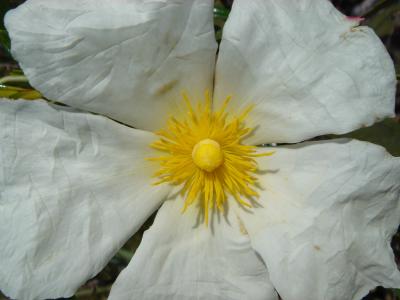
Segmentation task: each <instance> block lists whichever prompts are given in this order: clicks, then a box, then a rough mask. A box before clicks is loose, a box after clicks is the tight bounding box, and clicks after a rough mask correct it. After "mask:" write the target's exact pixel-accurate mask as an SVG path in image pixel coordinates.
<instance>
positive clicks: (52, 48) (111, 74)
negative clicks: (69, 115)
mask: <svg viewBox="0 0 400 300" xmlns="http://www.w3.org/2000/svg"><path fill="white" fill-rule="evenodd" d="M212 4H213V1H212V0H161V1H153V0H141V1H137V0H112V1H110V0H86V1H81V0H68V1H66V0H52V1H48V0H28V1H26V2H25V3H24V4H22V5H21V6H19V7H18V8H17V9H15V10H12V11H11V12H9V13H8V14H7V15H6V18H5V24H6V27H7V29H8V31H9V33H10V37H11V46H12V53H13V55H14V57H15V58H16V59H17V60H18V61H19V63H20V65H21V67H22V69H23V70H24V72H25V74H26V75H27V76H28V78H29V80H30V82H31V84H32V85H33V86H34V87H35V88H37V89H38V90H39V91H41V92H42V93H43V95H45V96H46V97H47V98H49V99H52V100H56V101H59V102H63V103H65V104H68V105H69V106H72V107H76V108H80V109H83V110H87V111H91V112H95V113H99V114H103V115H106V116H109V117H111V118H113V119H115V120H118V121H120V122H122V123H125V124H128V125H131V126H134V127H136V128H140V129H146V130H154V129H159V128H160V126H161V125H164V122H165V121H166V118H167V117H168V114H170V113H176V111H177V104H179V105H180V104H181V101H182V100H181V92H182V91H183V90H187V92H188V93H189V94H190V95H191V96H192V97H193V98H203V93H204V91H205V90H206V89H211V87H212V81H213V74H214V64H215V52H216V41H215V36H214V28H213V22H212V7H213V6H212Z"/></svg>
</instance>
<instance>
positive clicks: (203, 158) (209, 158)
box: [192, 139, 224, 172]
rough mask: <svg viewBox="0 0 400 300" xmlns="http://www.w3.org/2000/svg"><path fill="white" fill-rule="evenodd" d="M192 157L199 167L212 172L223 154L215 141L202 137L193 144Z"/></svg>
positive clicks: (220, 162) (221, 160)
mask: <svg viewBox="0 0 400 300" xmlns="http://www.w3.org/2000/svg"><path fill="white" fill-rule="evenodd" d="M192 158H193V161H194V163H195V164H196V165H197V166H198V167H199V168H200V169H202V170H204V171H207V172H212V171H214V170H215V169H216V168H218V167H219V166H220V165H221V164H222V162H223V160H224V154H223V152H222V150H221V146H220V145H219V144H218V143H217V142H216V141H214V140H211V139H204V140H201V141H200V142H198V143H197V144H196V145H195V146H194V148H193V151H192Z"/></svg>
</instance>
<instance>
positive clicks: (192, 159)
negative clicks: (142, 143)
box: [149, 92, 273, 224]
mask: <svg viewBox="0 0 400 300" xmlns="http://www.w3.org/2000/svg"><path fill="white" fill-rule="evenodd" d="M183 99H184V102H185V103H186V106H187V117H186V118H184V119H182V120H178V119H176V118H174V117H171V118H170V119H169V120H168V122H167V126H166V128H165V129H164V130H160V131H159V132H157V133H156V134H157V135H158V136H159V137H160V139H159V140H157V141H155V142H154V143H152V144H151V146H152V147H153V148H155V149H158V150H161V151H163V152H166V154H165V155H163V156H160V157H152V158H149V160H151V161H154V162H156V163H158V164H159V165H160V169H159V171H157V172H156V173H155V174H154V176H155V177H157V178H158V181H157V182H156V183H155V184H162V183H170V184H173V185H180V186H181V195H183V196H184V197H185V203H184V206H183V209H182V212H184V211H185V210H186V209H187V208H188V207H189V206H190V205H192V204H193V203H195V202H196V201H199V203H200V204H201V206H202V207H203V212H204V222H205V223H206V224H207V223H208V219H209V212H210V211H212V210H213V209H217V210H219V211H220V212H222V211H223V210H224V205H225V203H226V200H227V199H228V196H227V195H228V194H230V195H231V196H232V197H233V199H235V200H236V201H237V202H238V203H239V204H240V205H243V206H246V207H251V200H252V199H254V198H256V197H258V193H257V192H256V191H255V188H256V184H257V177H256V176H255V173H256V172H257V162H256V161H255V158H256V157H260V156H269V155H272V154H273V152H267V153H257V152H256V148H257V147H256V146H249V145H243V144H241V142H242V140H243V138H244V137H245V136H246V135H248V134H249V133H250V132H251V131H252V129H251V128H247V127H246V126H245V120H246V118H247V116H248V114H249V113H250V112H251V110H252V106H250V107H248V108H246V109H245V110H244V111H243V112H242V113H240V114H238V115H231V116H229V115H228V114H227V112H226V108H227V106H228V104H229V102H230V99H231V97H227V98H226V100H225V101H224V102H223V104H222V106H221V108H220V109H219V110H217V111H215V112H214V111H212V107H211V97H210V95H209V93H208V92H206V95H205V101H204V102H198V103H197V105H196V106H195V107H193V106H192V104H191V101H190V99H189V97H188V96H187V95H186V94H184V95H183ZM244 198H246V199H247V200H244ZM249 200H250V201H249Z"/></svg>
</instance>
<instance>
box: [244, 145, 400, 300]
mask: <svg viewBox="0 0 400 300" xmlns="http://www.w3.org/2000/svg"><path fill="white" fill-rule="evenodd" d="M260 165H261V169H262V170H263V175H260V181H261V186H263V188H264V191H263V192H262V194H261V198H260V204H261V205H262V207H260V208H255V209H254V210H253V212H252V213H251V212H249V213H247V212H244V211H243V210H238V212H239V213H240V214H241V215H240V217H241V219H242V222H243V224H244V226H245V228H246V230H247V231H248V232H249V235H250V239H251V243H252V246H253V247H254V249H255V250H256V251H257V252H258V253H259V254H260V256H261V257H262V258H263V260H264V262H265V263H266V265H267V268H268V270H269V273H270V277H271V281H272V283H273V284H274V286H275V288H276V289H277V291H278V293H279V294H280V295H281V296H282V299H285V300H298V299H307V300H321V299H324V300H350V299H352V300H355V299H361V298H362V297H363V296H364V295H366V294H367V293H368V291H369V290H371V289H373V288H374V287H376V286H378V285H382V286H384V287H397V288H398V287H400V273H399V271H398V269H397V267H396V264H395V262H394V255H393V252H392V249H391V247H390V242H391V237H392V235H393V234H394V233H395V232H396V229H397V227H398V224H399V221H400V202H399V200H400V185H399V182H400V159H399V158H394V157H392V156H391V155H390V154H388V153H387V152H386V151H385V150H384V149H383V148H382V147H380V146H376V145H373V144H369V143H365V142H359V141H355V140H353V141H351V140H333V141H329V142H317V143H304V144H300V145H298V146H293V147H287V148H283V147H282V148H277V149H276V153H275V154H274V155H273V156H270V157H266V158H263V159H260Z"/></svg>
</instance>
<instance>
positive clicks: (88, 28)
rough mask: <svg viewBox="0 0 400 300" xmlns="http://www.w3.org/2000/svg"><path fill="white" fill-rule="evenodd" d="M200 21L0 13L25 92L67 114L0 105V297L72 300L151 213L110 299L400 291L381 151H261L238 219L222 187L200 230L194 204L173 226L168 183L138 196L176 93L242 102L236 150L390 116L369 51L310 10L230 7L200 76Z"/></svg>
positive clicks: (394, 185) (389, 85) (156, 14)
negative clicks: (252, 195) (27, 85)
mask: <svg viewBox="0 0 400 300" xmlns="http://www.w3.org/2000/svg"><path fill="white" fill-rule="evenodd" d="M212 8H213V1H211V0H168V1H167V0H158V1H151V0H112V1H111V0H86V1H82V0H68V1H65V0H52V1H50V0H28V1H27V2H26V3H25V4H23V5H21V6H20V7H18V8H17V9H15V10H13V11H11V12H10V13H8V14H7V16H6V18H5V23H6V26H7V29H8V31H9V33H10V36H11V40H12V53H13V54H14V56H15V58H16V59H17V60H18V61H19V62H20V65H21V67H22V68H23V70H24V72H25V74H26V75H27V76H28V78H29V80H30V82H31V83H32V85H33V86H34V87H36V88H37V89H38V90H39V91H40V92H42V93H43V95H45V96H46V97H47V98H49V99H55V100H57V101H60V102H63V103H65V104H67V105H68V106H70V107H73V108H67V107H62V106H57V105H49V104H47V103H46V102H44V101H32V102H27V101H5V100H2V101H1V102H0V126H1V128H2V129H1V133H0V135H1V142H0V146H1V148H0V149H1V152H0V157H1V169H0V170H1V171H0V289H1V290H2V291H3V292H4V293H5V294H7V295H8V296H10V297H12V298H17V299H43V298H57V297H67V296H71V295H73V294H74V292H75V291H76V289H77V288H78V287H79V286H80V285H81V284H82V283H84V282H85V281H86V280H87V279H89V278H91V277H93V276H95V275H96V274H97V273H98V272H99V271H100V270H101V269H102V268H103V267H104V266H105V265H106V263H107V262H108V260H109V259H110V258H111V257H112V256H113V255H114V254H115V253H116V251H118V249H119V248H120V247H121V246H122V245H123V244H124V242H125V241H126V240H127V239H128V238H129V237H130V236H131V235H132V234H134V233H135V231H137V229H138V228H139V227H140V226H141V224H142V223H143V222H144V221H145V220H146V218H147V217H148V216H149V215H151V214H152V213H153V212H154V211H155V210H156V209H157V208H158V207H159V206H161V208H160V210H159V212H158V213H157V216H156V218H155V221H154V224H153V225H152V227H151V228H150V229H149V230H148V231H147V232H146V233H145V234H144V237H143V240H142V243H141V245H140V247H139V248H138V250H137V252H136V253H135V255H134V257H133V259H132V261H131V262H130V264H129V265H128V267H127V268H126V269H125V270H124V271H123V272H122V273H121V275H120V276H119V277H118V279H117V281H116V283H115V285H114V286H113V289H112V291H111V295H110V299H118V300H120V299H183V300H186V299H207V300H208V299H221V300H222V299H224V300H225V299H250V300H257V299H271V300H272V299H274V300H276V299H278V296H277V292H278V293H279V294H280V295H281V297H282V298H283V299H284V300H298V299H307V300H314V299H315V300H320V299H325V300H333V299H337V300H339V299H340V300H346V299H360V298H361V297H362V296H363V295H365V294H366V293H367V292H368V291H369V290H370V289H372V288H373V287H375V286H377V285H383V286H386V287H400V274H399V272H398V270H397V268H396V266H395V263H394V259H393V253H392V251H391V248H390V239H391V236H392V235H393V233H394V232H395V230H396V227H397V225H398V223H399V216H400V211H399V210H400V206H399V179H400V161H399V159H397V158H393V157H391V156H390V155H389V154H388V153H387V152H386V151H385V150H384V149H383V148H382V147H379V146H376V145H372V144H369V143H364V142H359V141H354V140H331V141H325V142H314V143H301V144H297V145H289V146H282V147H276V148H274V149H273V150H274V151H275V153H274V154H273V155H272V156H268V157H258V158H255V160H256V161H257V163H258V166H259V169H260V170H262V172H259V173H258V174H257V177H258V180H259V183H260V186H259V188H257V187H256V189H257V192H258V193H259V194H260V198H259V199H258V200H257V201H256V202H255V204H256V205H254V207H252V208H244V207H242V206H240V205H238V203H237V201H235V200H233V199H232V198H233V197H232V196H231V194H230V193H229V191H227V188H226V186H225V187H224V192H225V193H226V195H227V199H225V201H223V202H224V205H225V206H224V207H225V208H226V209H225V212H224V213H218V212H219V211H218V210H217V209H212V210H210V211H211V212H212V213H211V215H210V216H211V217H210V222H209V225H208V226H204V225H203V224H202V223H201V220H200V221H199V219H198V215H199V212H201V209H199V207H198V206H196V205H189V206H188V208H187V210H186V211H185V213H181V209H182V207H183V205H184V203H185V202H184V200H183V199H181V198H182V197H185V195H183V196H180V195H179V194H177V190H176V189H173V188H172V187H173V184H168V183H165V184H161V185H158V186H154V185H153V183H154V180H155V179H154V178H152V177H151V176H152V174H154V172H157V169H159V166H157V164H154V163H151V162H149V161H148V160H146V158H148V157H157V156H159V155H160V153H159V152H157V150H156V149H152V148H150V147H149V145H150V144H151V143H154V142H155V141H156V140H157V137H156V135H154V134H153V133H151V131H153V130H157V129H160V128H162V127H163V126H164V125H165V123H166V120H167V118H168V117H169V116H170V115H171V114H176V115H177V116H180V114H181V112H182V111H183V112H185V111H186V108H185V106H184V105H182V100H181V97H180V93H181V91H183V90H186V91H187V92H188V94H190V95H191V99H201V98H203V94H204V92H205V91H206V90H209V91H210V92H212V94H213V101H214V106H215V107H217V108H218V107H220V106H221V105H222V101H224V99H226V97H227V96H229V95H232V96H233V97H232V100H231V103H230V106H229V107H230V108H232V109H234V110H235V111H241V110H243V109H244V108H245V107H247V106H249V105H251V104H254V108H253V111H252V112H251V114H250V116H249V119H248V120H247V122H246V125H247V126H250V127H253V128H255V131H254V132H253V134H252V135H251V136H249V137H247V138H246V139H244V140H243V141H242V142H243V144H249V145H257V144H261V143H294V142H300V141H303V140H306V139H308V138H311V137H315V136H318V135H322V134H327V133H337V134H340V133H345V132H349V131H351V130H354V129H356V128H359V127H361V126H367V125H371V124H372V123H373V122H375V121H376V120H378V119H382V118H384V117H388V116H392V115H393V107H394V93H395V76H394V69H393V64H392V62H391V60H390V58H389V56H388V54H387V52H386V50H385V49H384V47H383V45H382V44H381V42H380V41H379V39H378V38H377V37H376V36H375V34H374V33H373V32H372V30H370V29H369V28H366V27H358V24H356V23H355V21H352V20H350V19H347V18H346V17H345V16H343V15H342V14H340V13H339V12H338V11H336V9H335V8H334V7H333V6H332V5H331V4H330V3H329V2H328V1H327V0H319V1H315V0H251V1H248V0H236V1H235V3H234V6H233V9H232V12H231V15H230V17H229V19H228V21H227V23H226V25H225V29H224V33H223V40H222V43H221V45H220V48H219V55H218V59H217V62H216V65H214V62H215V57H216V49H217V44H216V41H215V37H214V29H213V24H212V20H213V18H212ZM214 69H215V70H214ZM214 71H215V72H214ZM214 73H215V78H214ZM213 80H214V81H213ZM213 82H214V83H213ZM78 109H80V110H78ZM84 111H88V112H94V113H97V114H99V115H94V114H91V113H86V112H84ZM102 115H104V116H102ZM105 116H106V117H105ZM107 117H109V118H111V119H114V120H117V121H120V122H122V123H124V124H128V125H130V126H132V127H134V128H135V129H133V128H131V127H128V126H125V125H121V124H119V123H117V122H115V121H112V120H110V119H109V118H107ZM241 128H242V127H241ZM188 136H189V135H188ZM182 139H183V141H186V138H185V137H182ZM204 144H205V145H207V147H208V146H210V145H211V146H210V147H214V146H215V147H214V148H215V149H219V148H218V146H217V145H215V144H214V143H213V142H212V141H211V142H210V141H206V142H204V143H203V144H202V145H204ZM153 145H154V144H153ZM214 148H212V149H214ZM203 150H204V149H203ZM204 151H205V150H204ZM207 151H208V150H207ZM210 151H211V150H210ZM212 151H214V150H212ZM212 151H211V152H212ZM224 151H225V150H224ZM257 151H264V152H265V151H267V152H268V151H271V149H268V148H262V149H260V150H257ZM205 152H206V151H205ZM212 153H213V154H215V153H217V152H212ZM201 154H204V153H203V152H202V153H201ZM217 154H218V153H217ZM161 155H162V154H161ZM170 155H172V156H174V155H175V154H174V153H171V154H170ZM200 156H201V155H200ZM194 157H197V156H196V155H195V154H194ZM216 157H217V159H216V161H218V162H219V163H218V164H220V163H221V162H220V161H223V159H221V158H218V155H217V156H216ZM224 159H226V157H224ZM195 160H196V159H195ZM223 163H225V161H224V162H223ZM218 164H217V165H218ZM198 166H200V165H198ZM218 166H219V165H218ZM191 167H193V166H191ZM204 168H209V166H206V167H204ZM212 168H213V166H211V167H210V170H211V169H212ZM246 170H247V169H246ZM248 170H250V169H248ZM210 172H212V171H210ZM159 175H160V174H159ZM160 176H164V177H162V178H164V179H165V178H166V177H165V176H166V174H165V173H163V174H161V175H160ZM186 179H187V180H188V178H186ZM189 179H190V178H189ZM184 182H185V181H183V182H182V184H184ZM250 186H253V187H254V185H252V184H250ZM178 188H181V187H179V186H178ZM200 190H201V189H200ZM238 191H239V192H240V193H239V194H241V195H243V194H246V193H245V192H244V188H240V189H239V190H238ZM198 192H199V191H198ZM221 197H222V196H221ZM200 198H201V199H203V198H204V195H203V194H202V195H201V197H200ZM211 198H212V199H214V200H215V199H216V197H214V196H211ZM211 198H210V199H211ZM244 198H246V197H244ZM201 199H200V200H199V201H201ZM220 199H223V198H220ZM186 200H187V198H186ZM210 203H214V202H213V201H211V202H210ZM200 208H201V206H200ZM207 211H208V210H207ZM200 216H201V215H200ZM275 290H276V291H277V292H276V291H275Z"/></svg>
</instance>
